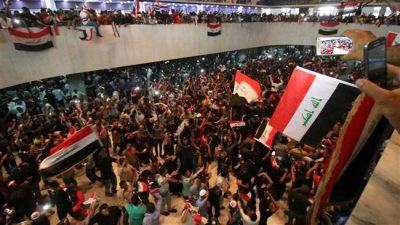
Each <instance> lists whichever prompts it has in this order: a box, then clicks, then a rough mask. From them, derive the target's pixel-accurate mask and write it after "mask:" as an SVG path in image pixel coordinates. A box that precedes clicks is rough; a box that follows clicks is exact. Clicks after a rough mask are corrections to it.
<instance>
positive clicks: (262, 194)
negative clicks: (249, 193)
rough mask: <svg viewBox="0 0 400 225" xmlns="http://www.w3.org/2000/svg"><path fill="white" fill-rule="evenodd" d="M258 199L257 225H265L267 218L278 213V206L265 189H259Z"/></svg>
mask: <svg viewBox="0 0 400 225" xmlns="http://www.w3.org/2000/svg"><path fill="white" fill-rule="evenodd" d="M258 197H259V198H260V204H259V209H260V215H261V218H260V222H259V225H267V221H268V218H269V217H270V216H272V215H273V214H274V213H275V212H276V211H278V209H279V205H278V203H277V202H276V201H275V199H274V198H273V197H272V195H271V194H270V193H269V192H268V190H266V189H259V190H258Z"/></svg>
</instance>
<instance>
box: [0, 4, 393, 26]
mask: <svg viewBox="0 0 400 225" xmlns="http://www.w3.org/2000/svg"><path fill="white" fill-rule="evenodd" d="M82 12H84V14H82ZM85 20H89V21H90V22H92V23H95V24H97V25H109V24H111V23H113V22H114V23H115V24H117V25H129V24H181V23H195V24H197V23H206V22H208V21H210V20H218V21H220V22H222V23H240V22H299V23H301V22H319V21H326V20H328V21H337V22H343V23H360V24H376V25H377V26H380V25H383V24H384V25H390V24H392V25H394V24H396V25H398V24H399V23H400V15H396V13H392V14H391V15H390V16H378V17H377V16H374V15H372V14H370V15H365V14H359V15H357V16H346V17H344V16H341V15H336V16H317V15H303V14H301V15H291V14H289V13H287V14H285V13H281V14H265V13H263V14H255V13H222V12H205V11H202V12H198V13H197V12H181V11H177V10H170V11H169V10H168V9H160V10H157V11H156V10H154V11H151V12H150V11H142V12H138V13H135V12H131V13H123V12H122V11H121V10H115V11H110V10H103V11H100V12H96V11H95V10H94V9H86V8H83V9H82V10H75V9H69V10H62V9H60V10H57V11H52V10H50V9H41V10H40V11H38V12H34V13H33V12H31V11H30V10H29V9H28V8H26V7H24V8H22V13H20V12H19V11H14V12H11V11H9V10H1V11H0V27H1V28H7V27H21V26H25V27H31V26H46V25H53V24H56V25H60V26H67V27H78V26H81V25H82V24H84V22H85Z"/></svg>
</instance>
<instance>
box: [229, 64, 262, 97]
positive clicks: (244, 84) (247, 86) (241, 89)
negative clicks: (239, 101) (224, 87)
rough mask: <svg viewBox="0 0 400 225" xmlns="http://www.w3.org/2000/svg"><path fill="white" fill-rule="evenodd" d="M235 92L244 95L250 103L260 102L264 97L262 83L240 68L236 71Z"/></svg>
mask: <svg viewBox="0 0 400 225" xmlns="http://www.w3.org/2000/svg"><path fill="white" fill-rule="evenodd" d="M233 94H238V95H239V96H242V97H244V98H245V99H246V101H247V102H248V103H252V102H258V101H261V99H262V98H261V87H260V84H259V83H258V82H257V81H256V80H253V79H251V78H250V77H248V76H246V75H245V74H243V73H241V72H240V71H239V70H237V71H236V77H235V86H234V90H233Z"/></svg>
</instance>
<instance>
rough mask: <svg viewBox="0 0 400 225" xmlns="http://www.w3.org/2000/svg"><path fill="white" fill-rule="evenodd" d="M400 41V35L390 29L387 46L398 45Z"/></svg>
mask: <svg viewBox="0 0 400 225" xmlns="http://www.w3.org/2000/svg"><path fill="white" fill-rule="evenodd" d="M399 43H400V35H399V34H398V33H395V32H391V31H389V33H388V34H387V36H386V46H387V47H390V46H394V45H398V44H399Z"/></svg>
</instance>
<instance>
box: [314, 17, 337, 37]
mask: <svg viewBox="0 0 400 225" xmlns="http://www.w3.org/2000/svg"><path fill="white" fill-rule="evenodd" d="M319 25H320V28H319V30H318V33H319V34H321V35H325V36H329V35H335V34H337V33H338V28H339V25H340V23H339V22H332V21H322V22H321V23H320V24H319Z"/></svg>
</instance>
